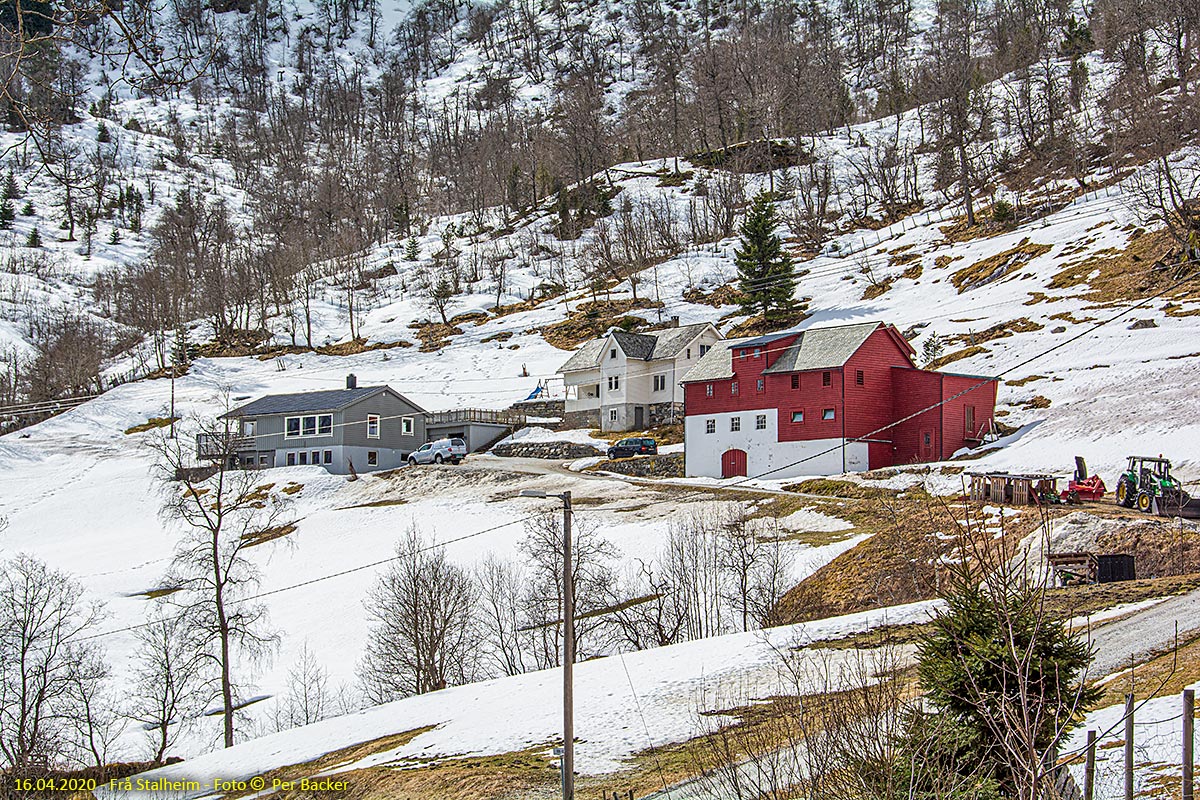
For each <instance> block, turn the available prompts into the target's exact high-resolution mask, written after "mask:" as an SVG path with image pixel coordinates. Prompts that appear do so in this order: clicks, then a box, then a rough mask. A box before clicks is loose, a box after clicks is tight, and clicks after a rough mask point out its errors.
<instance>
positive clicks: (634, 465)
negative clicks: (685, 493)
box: [592, 453, 683, 478]
mask: <svg viewBox="0 0 1200 800" xmlns="http://www.w3.org/2000/svg"><path fill="white" fill-rule="evenodd" d="M592 469H597V470H604V471H605V472H617V473H620V474H621V475H630V476H632V477H635V478H682V477H683V453H671V454H669V455H663V456H636V457H634V458H618V459H616V460H615V461H601V462H600V463H599V464H597V465H596V466H594V467H592Z"/></svg>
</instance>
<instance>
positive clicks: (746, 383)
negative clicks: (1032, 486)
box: [682, 322, 998, 478]
mask: <svg viewBox="0 0 1200 800" xmlns="http://www.w3.org/2000/svg"><path fill="white" fill-rule="evenodd" d="M914 354H915V353H914V351H913V349H912V347H910V346H909V344H908V342H907V341H905V339H904V337H903V336H901V335H900V333H899V332H898V331H897V330H896V329H895V328H894V327H893V326H891V325H885V324H883V323H880V322H867V323H859V324H854V325H838V326H833V327H823V328H808V329H806V330H803V331H788V332H783V333H776V334H770V335H767V336H760V337H757V338H754V339H740V340H733V339H731V340H728V341H725V342H718V343H717V344H716V345H714V346H713V347H712V349H711V350H709V351H708V353H707V354H706V355H705V356H704V358H702V359H701V360H700V361H699V362H698V363H697V364H696V366H695V367H693V368H692V369H691V370H690V371H689V372H688V373H687V375H685V376H684V378H683V381H682V383H683V388H684V415H685V416H684V442H685V468H686V472H687V474H688V475H689V476H692V475H708V476H711V477H731V476H734V475H751V476H762V477H771V478H784V477H794V476H797V475H834V474H839V473H843V472H857V471H862V470H867V469H878V468H880V467H889V466H893V465H896V464H911V463H914V462H921V461H940V460H942V459H945V458H948V457H950V455H951V454H953V453H954V452H955V451H956V450H958V449H960V448H962V447H964V446H968V445H975V444H979V443H980V442H981V441H982V440H983V436H984V433H985V432H986V431H988V430H989V429H990V428H991V426H992V418H993V413H994V411H995V406H996V386H997V383H998V379H996V378H987V377H981V376H977V375H955V374H951V373H948V372H934V371H931V370H923V369H919V368H918V367H917V366H916V364H915V363H914V362H913V355H914Z"/></svg>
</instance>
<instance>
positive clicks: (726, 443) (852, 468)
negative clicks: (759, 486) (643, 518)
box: [683, 408, 868, 480]
mask: <svg viewBox="0 0 1200 800" xmlns="http://www.w3.org/2000/svg"><path fill="white" fill-rule="evenodd" d="M759 414H765V415H766V417H767V427H766V428H765V429H764V430H758V429H757V428H756V425H755V417H756V416H758V415H759ZM733 417H740V418H741V430H740V431H736V432H733V431H730V420H731V419H732V418H733ZM709 420H713V421H714V422H715V423H716V432H715V433H706V432H705V431H706V429H707V423H708V421H709ZM777 422H778V411H777V410H776V409H774V408H761V409H755V410H752V411H737V412H730V413H725V414H704V415H700V414H696V415H690V416H688V417H687V418H686V419H685V420H684V426H683V427H684V437H685V438H684V442H685V449H684V471H685V474H686V475H688V476H689V477H698V476H706V477H710V478H719V477H721V456H722V454H724V453H725V451H726V450H729V449H734V448H736V449H738V450H745V451H746V474H747V475H748V476H750V477H754V476H756V475H762V476H763V477H764V478H765V479H768V480H774V479H778V478H795V477H798V476H802V475H840V474H841V473H843V472H856V471H859V470H865V469H867V449H868V448H867V444H866V443H865V442H848V443H846V444H845V446H844V447H843V442H842V439H840V438H838V439H815V440H810V441H805V442H780V441H778V439H779V431H778V425H777ZM825 451H830V452H825ZM843 453H844V455H845V466H843V462H842V458H843ZM796 462H801V463H798V464H797V463H796ZM793 464H794V466H791V465H793ZM776 469H778V471H777V472H771V470H776ZM767 473H770V474H767Z"/></svg>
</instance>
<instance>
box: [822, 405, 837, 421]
mask: <svg viewBox="0 0 1200 800" xmlns="http://www.w3.org/2000/svg"><path fill="white" fill-rule="evenodd" d="M836 418H837V414H836V413H835V412H834V410H833V409H832V408H827V409H825V410H824V411H822V412H821V419H826V420H828V419H836Z"/></svg>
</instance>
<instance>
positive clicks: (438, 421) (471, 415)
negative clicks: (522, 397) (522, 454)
mask: <svg viewBox="0 0 1200 800" xmlns="http://www.w3.org/2000/svg"><path fill="white" fill-rule="evenodd" d="M468 422H478V423H481V424H485V425H510V426H518V427H524V426H525V415H524V414H522V413H520V412H519V411H509V410H504V411H493V410H490V409H486V408H460V409H457V410H455V411H433V412H430V413H428V414H426V415H425V424H426V425H459V424H463V423H468Z"/></svg>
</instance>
